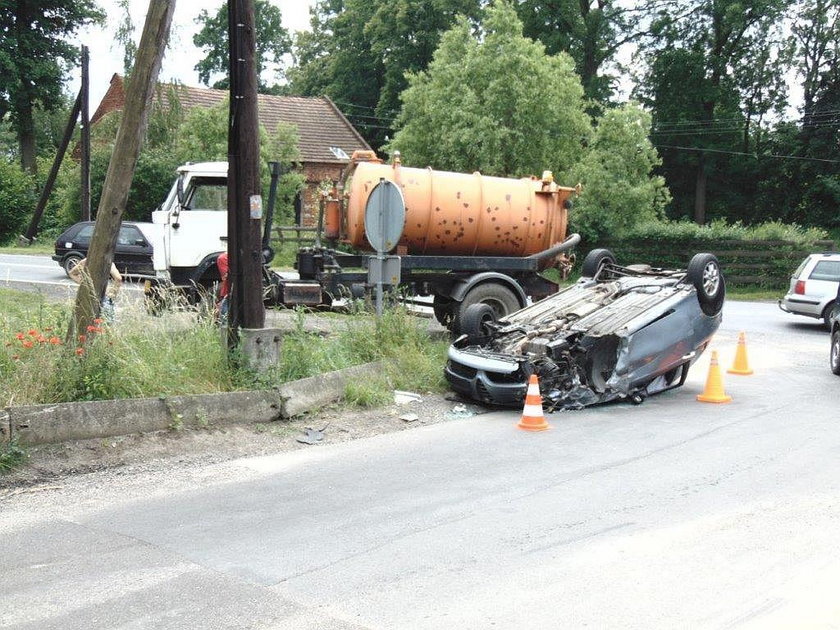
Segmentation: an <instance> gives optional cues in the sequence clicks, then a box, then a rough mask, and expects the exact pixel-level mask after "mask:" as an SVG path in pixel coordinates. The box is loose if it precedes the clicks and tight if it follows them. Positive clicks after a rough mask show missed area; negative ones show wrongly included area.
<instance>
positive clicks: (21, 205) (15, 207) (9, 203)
mask: <svg viewBox="0 0 840 630" xmlns="http://www.w3.org/2000/svg"><path fill="white" fill-rule="evenodd" d="M35 202H36V197H35V184H34V182H33V180H32V177H30V176H29V175H28V174H26V173H24V172H23V170H22V169H21V168H20V167H19V166H18V165H17V164H14V163H12V162H10V161H8V160H7V159H5V158H0V243H5V242H8V241H9V240H11V239H13V238H15V237H16V236H17V235H18V234H20V233H21V231H22V230H23V229H24V227H25V224H26V221H27V220H28V219H29V218H30V217H31V215H32V212H33V210H34V209H35Z"/></svg>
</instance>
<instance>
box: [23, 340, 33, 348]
mask: <svg viewBox="0 0 840 630" xmlns="http://www.w3.org/2000/svg"><path fill="white" fill-rule="evenodd" d="M21 345H22V346H23V347H24V348H31V347H32V345H33V344H32V342H31V341H24V342H22V343H21Z"/></svg>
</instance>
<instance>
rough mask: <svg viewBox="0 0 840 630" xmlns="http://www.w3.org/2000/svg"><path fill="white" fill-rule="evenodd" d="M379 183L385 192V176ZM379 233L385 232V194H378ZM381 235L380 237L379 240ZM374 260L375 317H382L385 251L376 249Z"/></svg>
mask: <svg viewBox="0 0 840 630" xmlns="http://www.w3.org/2000/svg"><path fill="white" fill-rule="evenodd" d="M379 185H380V186H382V188H381V189H380V190H382V192H383V193H384V192H385V178H384V177H380V178H379ZM379 234H385V195H384V194H380V195H379ZM381 240H382V237H380V241H381ZM376 260H377V261H378V263H379V275H378V276H377V278H376V317H377V318H380V317H382V274H383V272H384V264H383V261H384V260H385V252H383V251H382V248H381V247H379V248H377V249H376Z"/></svg>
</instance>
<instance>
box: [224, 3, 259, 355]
mask: <svg viewBox="0 0 840 630" xmlns="http://www.w3.org/2000/svg"><path fill="white" fill-rule="evenodd" d="M228 29H229V30H228V32H229V33H230V44H229V54H230V115H229V123H230V124H229V126H228V257H229V263H230V277H231V278H232V280H233V281H232V283H231V293H230V311H229V314H228V325H229V327H230V335H229V341H230V343H231V344H234V343H236V340H237V333H238V329H239V327H243V328H249V329H258V328H263V327H264V326H265V307H264V306H263V300H262V295H263V290H262V248H261V238H260V236H261V234H260V226H261V219H262V198H261V196H260V169H259V121H258V118H257V69H256V62H255V51H256V33H255V26H254V2H253V0H230V1H229V2H228Z"/></svg>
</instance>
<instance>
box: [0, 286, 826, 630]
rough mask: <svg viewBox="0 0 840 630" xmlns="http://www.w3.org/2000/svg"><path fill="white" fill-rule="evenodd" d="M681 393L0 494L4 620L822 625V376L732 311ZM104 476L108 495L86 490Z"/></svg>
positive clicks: (757, 315)
mask: <svg viewBox="0 0 840 630" xmlns="http://www.w3.org/2000/svg"><path fill="white" fill-rule="evenodd" d="M740 331H745V332H746V333H747V343H748V353H749V359H750V366H751V367H752V368H753V369H754V370H755V374H754V375H752V376H734V375H727V374H726V373H724V374H723V379H724V385H725V389H726V391H727V393H728V394H730V395H731V396H732V397H733V401H732V402H731V403H729V404H725V405H713V404H704V403H699V402H696V401H695V399H694V398H695V396H696V394H697V393H699V392H700V391H701V390H702V389H703V385H704V382H705V379H706V376H707V370H708V365H709V354H708V353H707V354H705V355H704V356H703V357H702V358H701V359H700V360H699V362H698V364H697V365H696V366H695V367H694V368H693V370H692V373H691V374H690V376H689V380H688V382H687V383H686V385H685V386H684V387H683V388H680V389H678V390H674V391H670V392H666V393H664V394H662V395H660V396H657V397H653V398H650V399H648V400H647V401H646V402H645V403H644V404H642V405H640V406H632V405H629V404H616V405H608V406H602V407H598V408H591V409H586V410H583V411H576V412H559V413H555V414H551V415H550V416H549V418H548V420H549V423H550V424H551V425H552V427H553V428H552V430H550V431H547V432H544V433H534V434H532V433H526V432H522V431H519V430H517V429H516V428H515V424H516V422H517V420H518V414H517V413H498V412H494V413H488V414H485V415H478V416H474V417H471V418H466V419H459V420H452V421H448V422H444V423H441V424H436V425H432V426H427V427H421V428H418V429H416V430H412V431H403V432H398V433H391V434H386V435H380V436H378V437H375V438H371V439H365V440H359V441H356V442H351V443H346V444H341V445H333V446H322V447H314V448H311V449H309V450H304V451H298V452H295V453H292V454H284V455H277V456H267V457H260V458H250V459H240V460H236V461H232V462H228V463H225V464H218V465H214V466H208V467H205V468H202V469H200V470H193V469H190V470H188V471H185V472H184V474H183V475H172V474H171V473H168V474H166V475H155V474H154V471H146V472H143V473H137V474H133V475H125V476H124V477H120V476H113V475H112V476H108V477H103V476H100V474H99V473H96V474H92V475H89V476H85V477H83V478H77V479H74V480H68V481H64V482H63V483H62V486H63V487H58V488H53V489H49V488H47V489H45V490H44V491H43V492H33V493H23V494H19V495H15V496H11V497H9V498H7V499H5V500H4V501H2V502H0V558H2V560H3V569H2V572H0V601H1V602H2V606H0V628H21V629H22V628H33V629H35V628H38V629H47V628H61V629H65V628H91V629H93V628H294V629H298V628H305V629H315V628H317V629H330V628H342V629H345V628H382V629H393V628H400V629H404V628H423V629H426V628H428V629H438V628H446V629H448V628H459V629H460V628H476V629H479V628H480V629H486V628H516V629H517V630H519V629H525V628H527V629H540V628H579V627H585V626H588V627H598V628H646V629H647V628H674V627H701V628H730V627H738V628H742V627H747V628H767V627H803V626H804V627H837V626H838V624H840V599H838V598H837V596H836V584H837V583H838V579H840V544H838V543H840V431H838V430H837V424H836V422H835V419H834V418H835V416H836V412H835V410H836V409H837V406H838V402H840V381H839V380H838V378H837V377H836V376H834V375H832V374H831V373H830V371H829V370H828V346H829V343H828V335H827V334H826V333H825V332H824V331H822V330H821V329H820V328H819V325H818V323H817V322H816V320H814V321H813V322H811V321H810V320H805V319H798V318H795V317H793V316H791V315H787V314H785V313H782V312H781V311H779V310H778V309H777V308H776V306H775V305H774V304H767V303H738V302H730V303H728V304H727V305H726V307H725V311H724V324H723V327H722V328H721V330H720V331H719V333H718V334H717V335H716V337H715V340H714V343H713V348H715V349H717V350H718V351H719V353H720V359H721V364H722V366H723V368H724V369H725V368H726V367H727V366H729V365H730V364H731V363H732V360H733V358H734V353H735V347H736V341H737V335H738V332H740ZM106 479H107V481H108V485H103V481H104V480H106Z"/></svg>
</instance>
